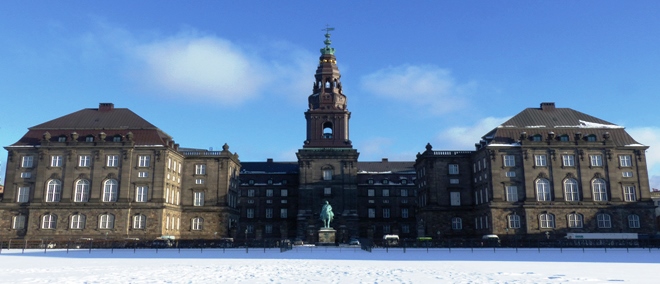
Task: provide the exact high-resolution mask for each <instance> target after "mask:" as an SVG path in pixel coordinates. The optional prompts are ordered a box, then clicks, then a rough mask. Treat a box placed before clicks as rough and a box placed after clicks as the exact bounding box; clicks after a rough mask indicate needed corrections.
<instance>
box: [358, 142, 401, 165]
mask: <svg viewBox="0 0 660 284" xmlns="http://www.w3.org/2000/svg"><path fill="white" fill-rule="evenodd" d="M358 144H359V145H357V147H356V148H357V149H359V150H360V157H361V158H366V159H370V160H373V159H380V158H385V157H386V156H383V155H385V153H387V152H389V151H388V148H389V147H390V146H392V144H393V141H392V139H391V138H387V137H370V138H368V139H365V140H363V141H360V142H359V143H358ZM374 157H380V158H374ZM408 159H410V158H408ZM361 160H364V159H361Z"/></svg>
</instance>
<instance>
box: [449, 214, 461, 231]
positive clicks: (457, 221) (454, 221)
mask: <svg viewBox="0 0 660 284" xmlns="http://www.w3.org/2000/svg"><path fill="white" fill-rule="evenodd" d="M451 228H452V229H454V230H461V229H463V219H461V218H460V217H454V218H451Z"/></svg>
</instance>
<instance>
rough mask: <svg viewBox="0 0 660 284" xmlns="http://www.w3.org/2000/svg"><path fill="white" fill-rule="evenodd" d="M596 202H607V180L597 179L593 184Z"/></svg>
mask: <svg viewBox="0 0 660 284" xmlns="http://www.w3.org/2000/svg"><path fill="white" fill-rule="evenodd" d="M591 187H592V189H593V195H594V201H607V184H606V183H605V180H603V179H600V178H597V179H594V180H593V181H592V182H591Z"/></svg>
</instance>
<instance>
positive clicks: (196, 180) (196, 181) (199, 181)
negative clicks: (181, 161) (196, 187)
mask: <svg viewBox="0 0 660 284" xmlns="http://www.w3.org/2000/svg"><path fill="white" fill-rule="evenodd" d="M195 184H204V179H203V178H196V179H195Z"/></svg>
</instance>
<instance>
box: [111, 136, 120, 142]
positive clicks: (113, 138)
mask: <svg viewBox="0 0 660 284" xmlns="http://www.w3.org/2000/svg"><path fill="white" fill-rule="evenodd" d="M112 142H121V136H119V135H117V136H115V137H112Z"/></svg>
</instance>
